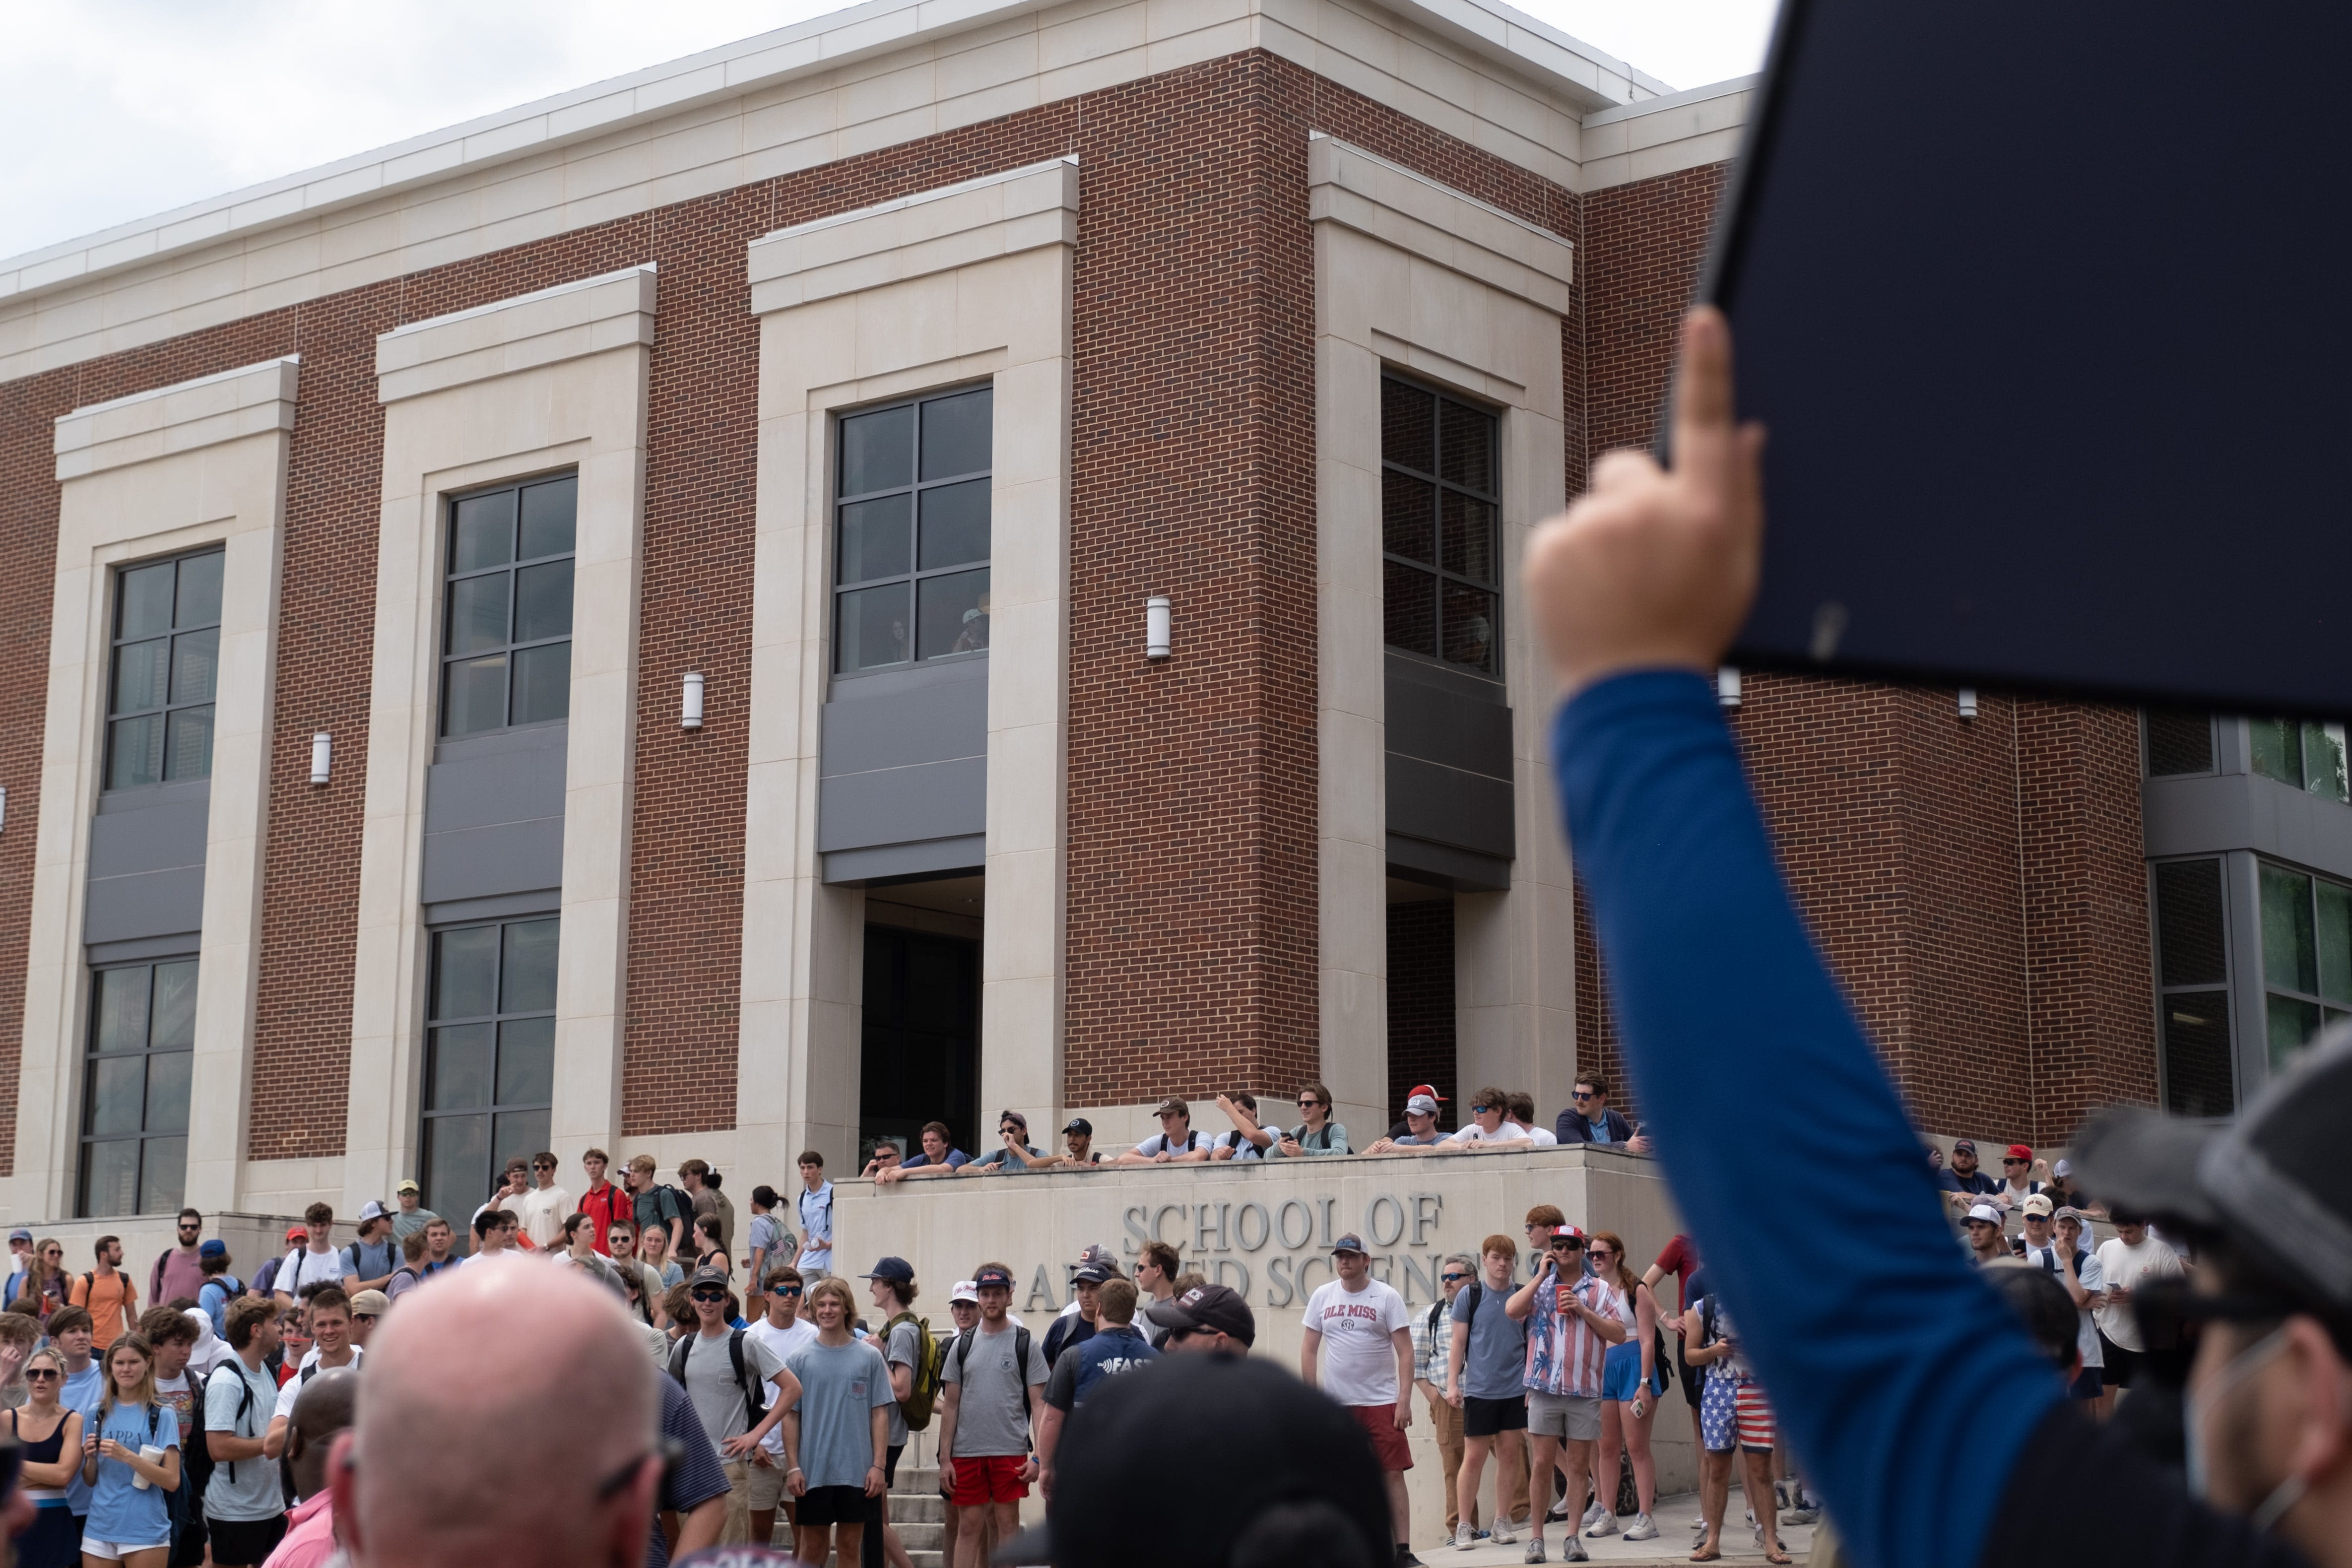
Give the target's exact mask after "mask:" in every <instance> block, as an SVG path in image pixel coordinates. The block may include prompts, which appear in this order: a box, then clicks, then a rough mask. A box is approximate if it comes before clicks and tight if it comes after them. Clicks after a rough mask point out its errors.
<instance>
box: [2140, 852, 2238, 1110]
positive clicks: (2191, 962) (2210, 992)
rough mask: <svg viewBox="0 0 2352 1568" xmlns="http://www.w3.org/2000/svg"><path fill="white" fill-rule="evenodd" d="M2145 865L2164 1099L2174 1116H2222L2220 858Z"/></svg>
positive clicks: (2225, 1005)
mask: <svg viewBox="0 0 2352 1568" xmlns="http://www.w3.org/2000/svg"><path fill="white" fill-rule="evenodd" d="M2152 869H2153V870H2154V871H2155V873H2156V947H2157V987H2158V996H2157V1003H2158V1006H2159V1007H2161V1008H2162V1010H2163V1037H2164V1097H2165V1104H2166V1107H2167V1109H2168V1110H2172V1111H2174V1112H2175V1113H2176V1114H2179V1115H2181V1116H2226V1115H2228V1114H2229V1113H2230V1112H2231V1110H2235V1109H2236V1107H2237V1089H2236V1083H2237V1075H2236V1074H2235V1072H2234V1071H2233V1070H2232V1068H2231V1058H2230V990H2229V986H2230V948H2229V936H2228V922H2227V921H2225V920H2224V919H2223V918H2222V900H2221V861H2220V860H2218V859H2206V860H2168V861H2164V862H2162V863H2160V864H2158V865H2157V866H2156V867H2154V868H2152Z"/></svg>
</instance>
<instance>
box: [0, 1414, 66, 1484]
mask: <svg viewBox="0 0 2352 1568" xmlns="http://www.w3.org/2000/svg"><path fill="white" fill-rule="evenodd" d="M71 1414H72V1412H71V1411H67V1412H65V1413H64V1414H63V1415H59V1416H58V1429H57V1430H56V1431H54V1432H52V1433H50V1434H49V1435H48V1436H46V1437H44V1438H42V1439H41V1440H40V1441H39V1442H37V1443H34V1442H27V1441H26V1437H25V1433H24V1428H23V1426H22V1425H21V1424H20V1423H19V1422H18V1420H17V1412H16V1411H14V1410H11V1411H10V1412H8V1430H9V1432H10V1433H11V1434H12V1435H13V1436H15V1437H16V1441H17V1443H18V1444H19V1445H20V1446H21V1447H23V1448H24V1450H25V1458H24V1460H23V1462H24V1463H26V1464H27V1465H54V1464H56V1463H57V1462H58V1455H60V1454H62V1453H63V1452H64V1451H65V1444H66V1415H71ZM24 1495H25V1500H26V1501H27V1502H31V1503H36V1504H37V1503H44V1502H63V1501H64V1500H65V1496H66V1494H65V1492H64V1490H63V1489H59V1488H56V1487H26V1488H25V1489H24Z"/></svg>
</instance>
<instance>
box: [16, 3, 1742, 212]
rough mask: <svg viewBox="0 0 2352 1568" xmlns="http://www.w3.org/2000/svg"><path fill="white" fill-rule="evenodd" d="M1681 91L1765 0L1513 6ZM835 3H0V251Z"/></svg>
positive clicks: (1716, 72) (1711, 73) (1738, 56)
mask: <svg viewBox="0 0 2352 1568" xmlns="http://www.w3.org/2000/svg"><path fill="white" fill-rule="evenodd" d="M1520 4H1521V5H1522V7H1523V8H1524V9H1526V10H1528V11H1530V12H1532V13H1534V14H1535V15H1537V16H1540V17H1542V18H1543V19H1544V20H1545V21H1548V22H1549V23H1551V24H1552V25H1553V26H1558V27H1560V28H1561V29H1563V30H1564V31H1567V32H1569V33H1571V34H1573V35H1575V36H1576V37H1580V38H1584V39H1586V40H1587V41H1589V42H1591V43H1592V44H1594V45H1596V46H1597V47H1601V48H1602V49H1605V50H1607V51H1609V52H1610V53H1612V54H1614V55H1617V56H1619V57H1621V58H1624V59H1627V60H1630V61H1632V62H1633V64H1634V65H1637V66H1639V67H1640V68H1643V70H1646V71H1648V72H1650V73H1651V74H1652V75H1654V76H1656V77H1659V78H1661V79H1664V80H1665V81H1668V82H1671V83H1673V84H1674V85H1675V86H1677V87H1686V86H1696V85H1698V84H1700V83H1702V82H1707V81H1714V80H1718V79H1721V78H1724V77H1727V76H1737V75H1738V74H1739V73H1740V72H1742V71H1747V70H1753V69H1754V68H1756V65H1757V63H1758V61H1759V60H1760V59H1761V58H1762V53H1763V47H1764V37H1765V34H1766V32H1767V30H1768V29H1769V23H1770V16H1771V11H1772V5H1773V0H1520ZM834 8H835V6H834V5H832V4H831V3H830V0H693V3H691V4H685V5H680V4H675V3H673V4H671V5H646V4H645V3H644V0H87V3H84V4H79V5H72V4H64V3H61V0H50V3H43V0H0V23H5V26H6V28H7V36H8V47H7V48H6V50H5V54H0V146H7V147H13V148H16V149H17V155H16V156H15V157H13V158H11V159H9V160H7V162H6V164H5V167H0V257H5V256H14V255H17V254H20V253H22V252H24V251H27V250H32V249H35V248H37V247H41V246H45V245H49V244H54V243H55V242H57V241H58V240H62V239H68V238H71V237H75V236H78V235H83V234H89V233H91V232H93V231H95V230H98V229H102V228H106V227H109V226H112V225H114V224H118V223H124V222H128V221H130V220H131V219H133V218H138V217H143V216H148V215H150V214H153V213H158V212H163V211H165V210H167V209H169V208H172V207H175V206H179V205H184V204H185V203H188V202H193V201H200V200H203V199H204V198H205V197H206V196H211V195H219V194H220V193H222V192H224V191H228V190H233V189H236V187H238V186H241V185H247V184H253V183H255V182H257V181H260V180H267V179H270V178H273V177H275V176H277V175H279V174H291V173H293V172H294V171H296V170H298V169H305V168H310V167H311V166H313V165H316V164H319V163H329V162H331V161H332V160H334V159H337V158H341V157H346V156H348V155H350V154H352V153H362V152H365V151H367V150H368V149H369V148H372V147H380V146H383V145H384V144H385V143H387V142H397V141H400V140H402V139H403V138H404V137H409V136H415V135H417V134H420V133H422V132H427V131H431V130H434V129H436V128H437V127H440V126H444V125H448V124H453V123H455V122H457V121H462V120H467V119H471V118H473V117H474V116H476V115H480V114H487V113H490V112H492V111H493V110H499V109H504V108H508V107H510V106H512V105H514V104H518V103H524V102H528V101H530V100H532V99H535V98H541V97H544V96H546V95H548V94H550V93H554V92H561V91H563V90H565V89H570V88H574V87H581V86H584V85H586V84H587V83H590V82H593V81H597V80H601V79H604V78H606V77H613V76H618V75H621V74H623V73H625V72H627V71H632V70H635V69H638V68H642V67H645V66H648V65H655V64H658V63H659V62H661V61H664V60H670V59H676V58H678V57H679V56H682V55H688V54H692V53H694V52H695V51H697V50H698V49H706V48H709V47H714V46H716V45H719V44H723V43H728V42H730V41H732V40H734V39H737V38H742V37H750V36H751V35H752V34H754V33H760V32H765V31H767V30H768V29H770V28H773V27H782V26H790V25H791V24H793V23H794V22H799V21H802V20H804V19H806V18H807V17H809V16H817V15H820V14H822V13H824V12H825V11H828V10H831V9H834Z"/></svg>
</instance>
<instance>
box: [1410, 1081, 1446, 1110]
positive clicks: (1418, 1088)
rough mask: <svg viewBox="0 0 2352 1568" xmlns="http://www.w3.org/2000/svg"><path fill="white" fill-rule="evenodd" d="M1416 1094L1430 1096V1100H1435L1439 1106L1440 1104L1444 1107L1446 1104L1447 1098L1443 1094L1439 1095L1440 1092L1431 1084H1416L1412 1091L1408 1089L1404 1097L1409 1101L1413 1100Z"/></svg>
mask: <svg viewBox="0 0 2352 1568" xmlns="http://www.w3.org/2000/svg"><path fill="white" fill-rule="evenodd" d="M1416 1094H1425V1095H1427V1096H1429V1098H1430V1099H1432V1100H1435V1101H1437V1103H1438V1104H1440V1105H1443V1104H1444V1103H1445V1097H1444V1095H1442V1094H1440V1093H1438V1092H1437V1089H1436V1088H1435V1086H1433V1085H1431V1084H1426V1083H1417V1084H1414V1085H1413V1086H1412V1088H1411V1089H1406V1090H1405V1091H1404V1097H1405V1098H1406V1099H1407V1100H1411V1099H1412V1097H1413V1096H1414V1095H1416Z"/></svg>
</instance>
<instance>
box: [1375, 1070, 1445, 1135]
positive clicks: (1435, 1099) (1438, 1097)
mask: <svg viewBox="0 0 2352 1568" xmlns="http://www.w3.org/2000/svg"><path fill="white" fill-rule="evenodd" d="M1415 1095H1420V1096H1421V1097H1422V1098H1423V1099H1424V1100H1428V1101H1429V1102H1430V1103H1431V1104H1432V1105H1444V1103H1445V1102H1446V1097H1445V1096H1444V1095H1442V1094H1440V1093H1438V1092H1437V1086H1436V1085H1435V1084H1431V1083H1417V1084H1414V1085H1413V1086H1412V1088H1411V1089H1406V1090H1405V1091H1404V1097H1405V1099H1406V1100H1412V1097H1413V1096H1415ZM1411 1131H1412V1122H1411V1121H1407V1120H1406V1119H1405V1118H1403V1117H1402V1116H1400V1117H1399V1118H1397V1121H1396V1124H1395V1125H1394V1126H1392V1127H1391V1128H1390V1129H1389V1131H1388V1135H1389V1136H1390V1137H1391V1138H1395V1139H1402V1138H1403V1137H1404V1136H1405V1135H1406V1134H1407V1133H1409V1132H1411Z"/></svg>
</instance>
